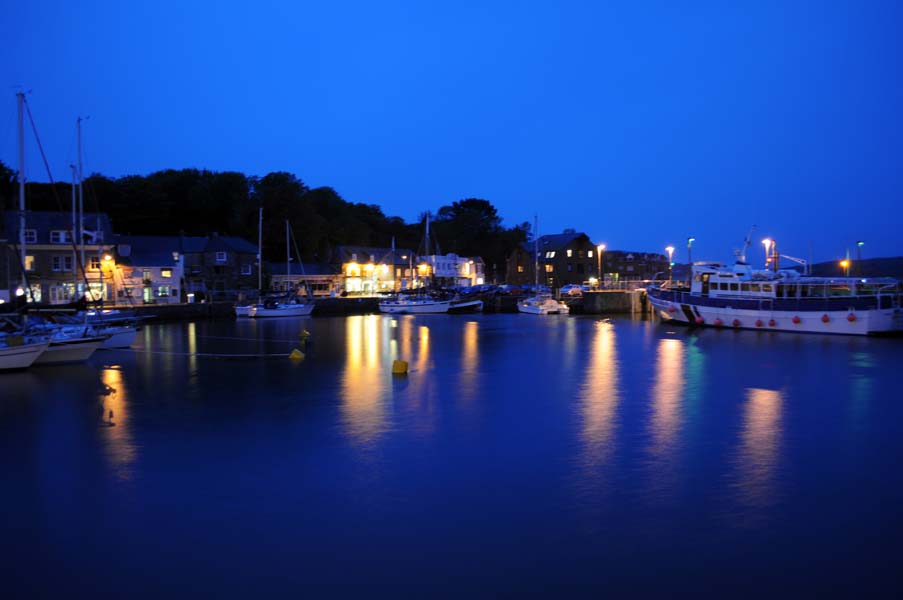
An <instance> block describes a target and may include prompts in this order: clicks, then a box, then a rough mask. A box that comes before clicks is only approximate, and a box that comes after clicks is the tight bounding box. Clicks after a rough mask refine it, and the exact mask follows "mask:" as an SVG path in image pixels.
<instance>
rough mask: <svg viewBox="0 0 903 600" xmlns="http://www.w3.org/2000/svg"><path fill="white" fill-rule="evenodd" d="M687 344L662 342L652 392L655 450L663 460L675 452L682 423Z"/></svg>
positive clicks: (668, 340) (652, 449) (675, 341)
mask: <svg viewBox="0 0 903 600" xmlns="http://www.w3.org/2000/svg"><path fill="white" fill-rule="evenodd" d="M683 388H684V356H683V342H682V341H681V340H678V339H674V338H664V339H661V340H659V343H658V356H657V358H656V363H655V386H654V388H653V391H652V401H653V409H652V423H651V431H652V447H651V451H652V453H653V454H654V455H657V456H659V457H662V456H665V455H667V454H668V453H669V452H671V451H672V450H673V446H674V442H675V438H676V437H677V434H678V433H679V431H680V426H681V423H682V417H681V400H682V399H683V392H684V389H683Z"/></svg>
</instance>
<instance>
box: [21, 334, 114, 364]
mask: <svg viewBox="0 0 903 600" xmlns="http://www.w3.org/2000/svg"><path fill="white" fill-rule="evenodd" d="M106 339H107V338H104V337H93V338H82V339H73V340H61V341H52V342H50V345H49V346H48V347H47V349H46V350H44V352H43V353H42V354H41V355H40V356H39V357H38V358H37V360H35V361H34V364H35V365H55V364H60V363H70V362H82V361H86V360H88V358H89V357H90V356H91V355H92V354H94V351H95V350H97V349H98V348H100V345H101V344H102V343H103V342H104V341H106Z"/></svg>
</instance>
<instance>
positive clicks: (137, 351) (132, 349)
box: [118, 348, 291, 358]
mask: <svg viewBox="0 0 903 600" xmlns="http://www.w3.org/2000/svg"><path fill="white" fill-rule="evenodd" d="M118 350H122V351H125V352H135V353H136V354H139V353H140V354H164V355H168V356H203V357H207V358H288V357H289V356H291V355H290V354H287V353H282V354H215V353H212V352H168V351H165V350H142V349H140V348H118Z"/></svg>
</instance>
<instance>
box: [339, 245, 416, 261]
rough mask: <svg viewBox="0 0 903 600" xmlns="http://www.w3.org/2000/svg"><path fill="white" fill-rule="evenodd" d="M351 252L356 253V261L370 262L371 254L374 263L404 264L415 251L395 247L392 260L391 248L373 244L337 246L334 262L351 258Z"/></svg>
mask: <svg viewBox="0 0 903 600" xmlns="http://www.w3.org/2000/svg"><path fill="white" fill-rule="evenodd" d="M353 254H356V255H357V259H356V260H357V262H370V257H371V256H372V257H373V262H376V263H386V264H393V265H406V264H408V262H409V261H410V259H411V256H414V254H415V252H414V251H413V250H408V249H406V248H396V249H395V260H392V249H391V248H377V247H373V246H338V247H336V249H335V256H336V259H337V260H336V262H338V263H345V262H349V261H351V260H352V255H353Z"/></svg>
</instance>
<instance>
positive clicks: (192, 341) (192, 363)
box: [188, 321, 198, 372]
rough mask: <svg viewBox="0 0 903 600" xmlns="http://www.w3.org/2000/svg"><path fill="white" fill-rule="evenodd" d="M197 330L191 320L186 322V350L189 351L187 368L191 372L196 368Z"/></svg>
mask: <svg viewBox="0 0 903 600" xmlns="http://www.w3.org/2000/svg"><path fill="white" fill-rule="evenodd" d="M197 351H198V332H197V329H196V328H195V324H194V322H193V321H192V322H191V323H189V324H188V352H189V353H190V354H189V356H188V368H189V369H191V371H192V372H195V371H197V368H198V357H197Z"/></svg>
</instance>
